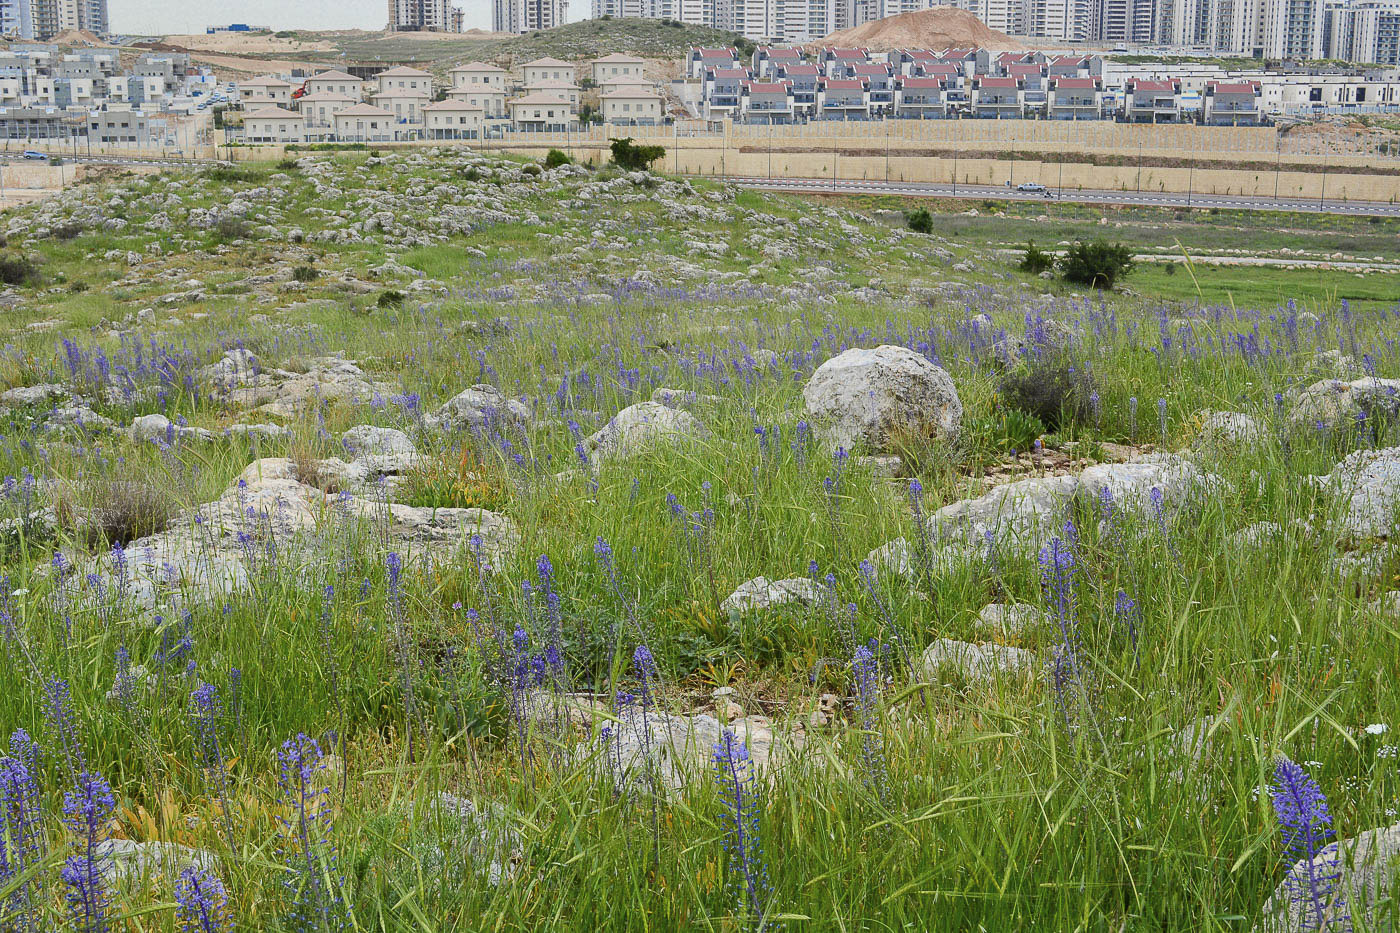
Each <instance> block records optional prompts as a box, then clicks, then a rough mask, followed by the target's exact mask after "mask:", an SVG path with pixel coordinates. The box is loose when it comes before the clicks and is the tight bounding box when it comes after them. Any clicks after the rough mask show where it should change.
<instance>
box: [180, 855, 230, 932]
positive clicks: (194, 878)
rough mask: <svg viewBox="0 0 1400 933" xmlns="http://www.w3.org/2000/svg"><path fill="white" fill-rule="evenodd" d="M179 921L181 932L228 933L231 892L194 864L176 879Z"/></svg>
mask: <svg viewBox="0 0 1400 933" xmlns="http://www.w3.org/2000/svg"><path fill="white" fill-rule="evenodd" d="M175 921H176V922H177V923H179V924H180V930H181V933H228V931H230V930H232V929H233V923H232V920H231V919H230V918H229V912H228V891H227V890H226V889H225V888H224V883H223V882H222V881H220V880H219V879H218V878H216V877H215V876H214V875H213V874H212V873H210V872H207V871H204V870H203V869H201V868H197V867H195V866H193V865H191V866H189V867H188V868H186V869H185V870H184V871H182V872H180V877H179V878H176V879H175Z"/></svg>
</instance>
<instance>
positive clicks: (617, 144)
mask: <svg viewBox="0 0 1400 933" xmlns="http://www.w3.org/2000/svg"><path fill="white" fill-rule="evenodd" d="M664 155H666V147H665V146H638V145H637V144H636V143H634V142H632V137H630V136H626V137H623V138H622V139H614V140H613V141H612V157H613V161H614V162H616V163H617V164H618V167H620V168H625V169H627V170H628V171H636V172H644V171H646V170H647V169H648V168H650V167H651V163H653V162H655V161H656V160H658V159H660V158H661V157H662V156H664Z"/></svg>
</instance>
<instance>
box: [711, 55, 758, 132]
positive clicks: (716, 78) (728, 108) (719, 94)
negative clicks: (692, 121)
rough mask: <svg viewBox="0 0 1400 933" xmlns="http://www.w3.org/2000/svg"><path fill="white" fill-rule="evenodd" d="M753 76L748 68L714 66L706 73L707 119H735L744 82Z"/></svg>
mask: <svg viewBox="0 0 1400 933" xmlns="http://www.w3.org/2000/svg"><path fill="white" fill-rule="evenodd" d="M752 77H753V76H752V75H750V74H749V70H748V69H747V68H712V69H710V71H709V72H707V73H706V75H705V84H704V97H705V119H706V120H709V121H711V122H713V121H715V120H723V119H725V118H729V119H733V118H734V117H735V116H737V115H738V112H739V98H740V97H742V96H743V93H744V82H745V81H748V80H750V79H751V78H752Z"/></svg>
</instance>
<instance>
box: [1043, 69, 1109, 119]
mask: <svg viewBox="0 0 1400 933" xmlns="http://www.w3.org/2000/svg"><path fill="white" fill-rule="evenodd" d="M1046 93H1047V95H1048V99H1047V101H1046V111H1045V112H1046V116H1047V117H1049V118H1050V119H1051V120H1098V119H1100V118H1102V117H1103V84H1102V83H1100V81H1099V79H1098V78H1051V79H1050V80H1049V89H1048V90H1047V92H1046Z"/></svg>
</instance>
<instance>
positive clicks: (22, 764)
mask: <svg viewBox="0 0 1400 933" xmlns="http://www.w3.org/2000/svg"><path fill="white" fill-rule="evenodd" d="M16 738H19V739H21V741H19V742H16V741H15V739H16ZM27 740H28V735H26V734H25V733H24V731H23V730H19V731H17V732H16V733H15V736H13V737H12V738H11V742H10V745H11V749H12V750H13V751H15V752H17V753H18V754H16V755H14V756H11V757H6V758H0V887H3V886H6V885H8V884H10V883H11V882H12V881H14V880H15V878H17V877H18V876H20V875H23V874H24V873H25V872H26V871H28V870H29V869H30V868H32V867H33V866H34V865H36V864H38V862H39V859H40V857H41V853H40V850H39V843H40V833H41V831H42V818H43V817H42V811H41V810H40V809H39V785H38V779H37V775H36V774H35V770H34V761H33V760H32V756H28V755H27V754H26V752H27V750H28V749H27V747H26V744H25V743H26V742H27ZM22 756H23V757H22ZM26 758H28V760H26ZM0 911H3V913H4V914H6V915H8V916H9V917H10V920H9V921H7V922H8V923H9V924H10V926H9V927H8V928H9V929H14V930H16V931H28V930H33V929H35V927H36V924H37V922H38V918H37V916H36V915H35V908H34V903H33V892H32V886H31V883H30V882H23V883H21V884H20V885H19V886H18V887H16V888H15V890H14V893H13V894H11V895H10V896H9V897H8V898H6V899H5V900H4V901H0Z"/></svg>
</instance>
